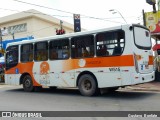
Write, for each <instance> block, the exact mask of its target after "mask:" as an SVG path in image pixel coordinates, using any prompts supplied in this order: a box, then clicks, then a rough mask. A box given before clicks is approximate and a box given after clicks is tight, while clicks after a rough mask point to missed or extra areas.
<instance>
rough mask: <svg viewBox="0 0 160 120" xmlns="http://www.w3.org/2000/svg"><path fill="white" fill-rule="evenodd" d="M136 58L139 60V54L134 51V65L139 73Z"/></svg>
mask: <svg viewBox="0 0 160 120" xmlns="http://www.w3.org/2000/svg"><path fill="white" fill-rule="evenodd" d="M138 60H140V56H139V55H136V54H135V53H134V65H135V70H136V72H137V73H139V68H138Z"/></svg>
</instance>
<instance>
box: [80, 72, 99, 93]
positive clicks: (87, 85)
mask: <svg viewBox="0 0 160 120" xmlns="http://www.w3.org/2000/svg"><path fill="white" fill-rule="evenodd" d="M78 88H79V91H80V93H81V94H82V95H84V96H93V95H96V94H97V93H98V91H99V90H98V88H97V84H96V80H95V79H94V78H93V76H91V75H89V74H85V75H82V76H81V77H80V79H79V81H78Z"/></svg>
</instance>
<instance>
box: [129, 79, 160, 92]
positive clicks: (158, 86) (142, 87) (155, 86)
mask: <svg viewBox="0 0 160 120" xmlns="http://www.w3.org/2000/svg"><path fill="white" fill-rule="evenodd" d="M127 89H131V90H139V91H160V82H157V81H152V82H149V83H144V84H139V85H133V86H128V87H127Z"/></svg>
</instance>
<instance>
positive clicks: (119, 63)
mask: <svg viewBox="0 0 160 120" xmlns="http://www.w3.org/2000/svg"><path fill="white" fill-rule="evenodd" d="M83 60H84V61H85V65H84V67H83V68H91V67H126V66H134V60H133V55H123V56H113V57H95V58H84V59H83ZM79 62H80V59H70V60H67V61H64V62H63V70H64V71H68V70H72V69H77V68H81V67H80V65H79Z"/></svg>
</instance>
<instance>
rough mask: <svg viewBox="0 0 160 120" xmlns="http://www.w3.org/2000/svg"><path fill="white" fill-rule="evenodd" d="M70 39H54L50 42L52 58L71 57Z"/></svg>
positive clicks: (50, 55)
mask: <svg viewBox="0 0 160 120" xmlns="http://www.w3.org/2000/svg"><path fill="white" fill-rule="evenodd" d="M69 55H70V54H69V39H57V40H52V41H50V43H49V57H50V60H56V59H68V58H69Z"/></svg>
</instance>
